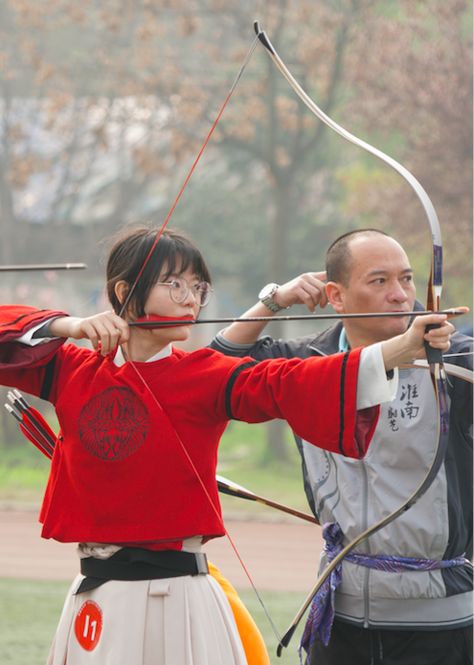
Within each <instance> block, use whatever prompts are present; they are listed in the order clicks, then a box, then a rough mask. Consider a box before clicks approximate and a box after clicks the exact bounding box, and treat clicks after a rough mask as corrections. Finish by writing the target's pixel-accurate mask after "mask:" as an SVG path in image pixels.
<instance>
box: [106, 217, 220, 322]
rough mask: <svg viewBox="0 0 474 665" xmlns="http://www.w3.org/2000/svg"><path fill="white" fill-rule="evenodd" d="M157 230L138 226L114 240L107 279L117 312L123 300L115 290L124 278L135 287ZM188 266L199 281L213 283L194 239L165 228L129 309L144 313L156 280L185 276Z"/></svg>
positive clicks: (122, 232)
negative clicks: (120, 299)
mask: <svg viewBox="0 0 474 665" xmlns="http://www.w3.org/2000/svg"><path fill="white" fill-rule="evenodd" d="M157 233H158V230H157V229H152V228H150V227H148V226H134V227H127V228H126V229H124V230H122V231H121V232H119V234H118V235H117V236H116V237H115V239H114V240H115V242H114V244H113V246H112V249H111V250H110V254H109V258H108V261H107V271H106V278H107V295H108V298H109V300H110V303H111V305H112V307H113V309H114V311H115V312H116V313H117V314H119V313H120V312H121V309H122V305H123V303H121V302H120V301H119V299H118V297H117V295H116V293H115V285H116V284H117V282H120V281H122V280H123V281H124V282H126V283H127V284H128V286H129V288H132V285H133V284H134V282H135V280H136V278H137V275H138V274H139V272H140V270H141V268H142V266H143V263H144V262H145V260H146V257H147V256H148V253H149V252H150V249H151V247H152V246H153V243H154V242H155V239H156V234H157ZM188 268H190V269H191V270H192V271H193V273H195V275H196V276H197V278H198V279H199V280H201V281H203V282H209V283H210V282H211V276H210V273H209V269H208V267H207V265H206V262H205V261H204V258H203V256H202V254H201V252H200V251H199V249H198V248H197V247H196V245H195V244H194V243H193V242H192V240H191V239H190V238H188V237H187V236H186V235H185V234H183V233H181V232H179V231H168V230H165V231H163V233H162V234H161V236H160V239H159V240H158V242H157V244H156V247H155V248H154V250H153V252H152V255H151V257H150V258H149V260H148V262H147V264H146V267H145V269H144V271H143V273H142V275H141V276H140V279H139V280H138V283H137V284H136V286H135V287H134V290H133V293H132V296H131V298H130V302H129V303H128V305H127V312H128V313H129V314H131V315H132V316H133V317H139V316H144V315H145V303H146V301H147V298H148V296H149V293H150V291H151V289H152V288H153V286H154V285H155V283H156V282H158V281H164V282H166V281H167V280H168V278H169V277H170V276H171V275H181V274H182V273H183V272H186V270H188Z"/></svg>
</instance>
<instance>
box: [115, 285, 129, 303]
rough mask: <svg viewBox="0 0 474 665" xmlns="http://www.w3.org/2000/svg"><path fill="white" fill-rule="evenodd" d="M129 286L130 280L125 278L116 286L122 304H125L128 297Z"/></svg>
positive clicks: (116, 292)
mask: <svg viewBox="0 0 474 665" xmlns="http://www.w3.org/2000/svg"><path fill="white" fill-rule="evenodd" d="M129 288H130V287H129V285H128V282H126V281H125V280H123V279H120V280H119V281H118V282H117V283H116V284H115V286H114V292H115V295H116V296H117V299H118V301H119V303H120V304H121V305H123V303H124V302H125V300H126V298H127V295H128V291H129Z"/></svg>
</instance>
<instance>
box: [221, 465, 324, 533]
mask: <svg viewBox="0 0 474 665" xmlns="http://www.w3.org/2000/svg"><path fill="white" fill-rule="evenodd" d="M216 480H217V487H218V489H219V492H221V493H222V494H229V495H230V496H236V497H238V498H240V499H248V500H249V501H256V502H257V503H261V504H263V505H264V506H269V507H270V508H276V510H280V511H281V512H283V513H288V515H294V517H299V518H300V519H302V520H306V521H307V522H312V523H313V524H319V522H318V520H317V519H316V518H315V517H314V515H310V513H303V512H301V511H300V510H296V509H295V508H290V507H289V506H285V505H284V504H282V503H278V502H277V501H272V500H271V499H267V498H265V497H263V496H260V495H258V494H255V493H254V492H251V491H250V490H248V489H246V488H245V487H242V485H237V483H234V482H232V481H231V480H228V479H227V478H224V476H220V475H216Z"/></svg>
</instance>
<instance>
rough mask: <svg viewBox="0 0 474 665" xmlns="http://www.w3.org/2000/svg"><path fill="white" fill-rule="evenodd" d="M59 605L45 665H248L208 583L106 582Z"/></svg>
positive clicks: (196, 579)
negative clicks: (53, 636)
mask: <svg viewBox="0 0 474 665" xmlns="http://www.w3.org/2000/svg"><path fill="white" fill-rule="evenodd" d="M82 579H83V576H82V575H79V576H78V577H77V578H76V580H74V582H73V584H72V586H71V589H70V590H69V593H68V595H67V597H66V601H65V604H64V608H63V611H62V614H61V618H60V621H59V625H58V628H57V631H56V635H55V638H54V641H53V644H52V646H51V651H50V654H49V658H48V661H47V665H247V660H246V658H245V653H244V650H243V647H242V643H241V641H240V637H239V634H238V632H237V627H236V624H235V621H234V617H233V614H232V610H231V609H230V606H229V603H228V601H227V599H226V597H225V594H224V592H223V591H222V589H221V587H220V586H219V584H218V583H217V582H216V581H215V580H214V579H213V578H212V577H211V576H210V575H195V576H185V577H175V578H167V579H162V580H143V581H142V580H140V581H136V582H121V581H120V582H119V581H110V582H107V583H106V584H103V585H102V586H100V587H98V588H97V589H93V590H92V591H88V592H86V593H81V594H79V595H77V596H76V595H74V591H75V589H77V587H78V585H79V583H80V581H81V580H82Z"/></svg>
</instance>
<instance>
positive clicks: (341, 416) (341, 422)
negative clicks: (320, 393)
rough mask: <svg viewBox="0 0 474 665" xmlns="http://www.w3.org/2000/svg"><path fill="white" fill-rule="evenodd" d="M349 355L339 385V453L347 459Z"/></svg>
mask: <svg viewBox="0 0 474 665" xmlns="http://www.w3.org/2000/svg"><path fill="white" fill-rule="evenodd" d="M349 353H350V351H346V353H345V354H344V358H343V359H342V367H341V380H340V383H339V446H338V447H339V452H340V453H342V455H344V456H345V457H347V455H346V453H345V452H344V446H343V442H344V425H345V423H344V405H345V401H346V400H345V391H344V385H345V380H346V367H347V361H348V360H349Z"/></svg>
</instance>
